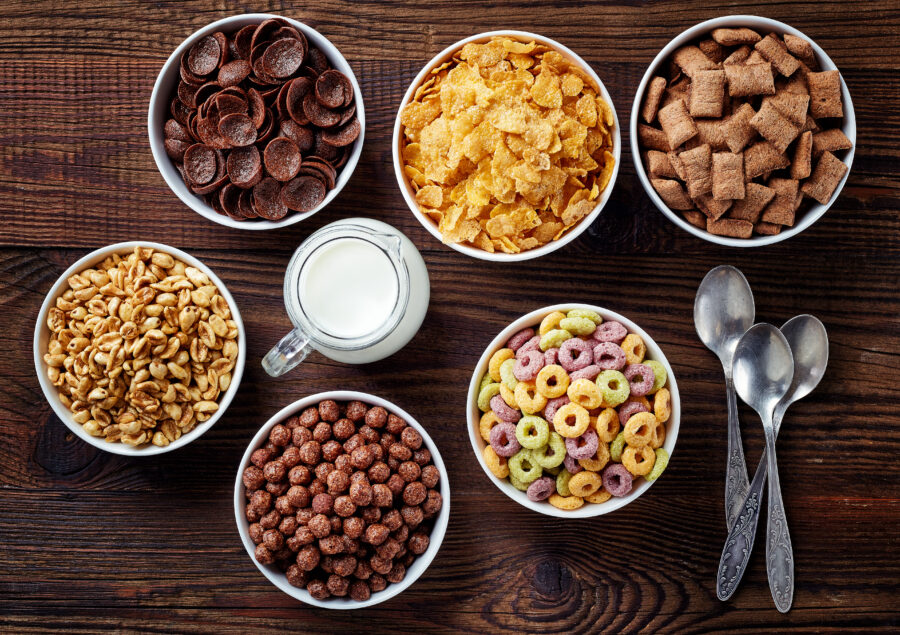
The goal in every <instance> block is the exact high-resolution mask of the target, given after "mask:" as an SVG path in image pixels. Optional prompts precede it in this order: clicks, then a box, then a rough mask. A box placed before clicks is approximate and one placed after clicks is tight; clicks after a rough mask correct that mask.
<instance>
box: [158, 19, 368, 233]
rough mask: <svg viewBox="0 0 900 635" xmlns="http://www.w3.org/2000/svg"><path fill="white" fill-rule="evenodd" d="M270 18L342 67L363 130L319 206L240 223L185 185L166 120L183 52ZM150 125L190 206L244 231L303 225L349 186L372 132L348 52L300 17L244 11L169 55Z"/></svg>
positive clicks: (162, 159) (165, 172)
mask: <svg viewBox="0 0 900 635" xmlns="http://www.w3.org/2000/svg"><path fill="white" fill-rule="evenodd" d="M269 18H280V19H282V20H285V21H286V22H287V23H288V24H290V25H291V26H292V27H294V28H295V29H297V30H298V31H300V32H301V33H303V35H305V36H306V39H307V40H309V43H310V45H312V46H315V47H316V48H318V49H320V50H321V51H322V52H323V53H324V54H325V57H327V58H328V61H329V62H331V65H332V67H334V68H335V69H337V70H339V71H340V72H342V73H343V74H344V75H346V76H347V77H348V78H349V79H350V83H351V84H352V85H353V92H354V95H355V99H356V117H357V119H359V124H360V133H359V137H358V138H357V139H356V141H354V142H353V149H352V152H351V154H350V156H349V157H348V158H347V163H345V164H344V166H343V167H342V168H340V173H339V174H338V176H337V180H336V181H335V184H334V188H333V189H332V190H331V191H329V192H328V193H327V194H326V196H325V198H324V199H323V200H322V202H321V203H319V205H318V207H316V208H315V209H313V210H311V211H309V212H303V213H299V212H290V213H288V215H287V216H285V217H284V218H282V219H281V220H277V221H270V220H263V219H258V220H245V221H237V220H234V219H233V218H229V217H228V216H224V215H222V214H219V213H218V212H216V210H214V209H213V208H212V207H210V206H209V205H208V204H207V203H206V201H205V200H203V198H202V197H200V196H197V195H196V194H194V193H193V192H192V191H191V190H190V189H189V188H188V186H187V185H185V184H184V180H182V178H181V174H179V172H178V170H177V169H176V167H175V164H174V163H172V159H170V158H169V155H167V154H166V149H165V147H164V145H163V143H164V141H165V139H164V138H163V126H164V125H165V123H166V120H168V119H170V118H171V117H172V115H171V114H170V112H169V102H170V101H171V100H172V96H173V94H174V92H175V89H176V88H177V86H178V82H179V81H180V79H181V76H180V62H181V56H182V54H183V53H184V52H185V51H187V50H188V49H189V48H190V47H191V46H193V45H194V43H195V42H196V41H197V40H199V39H200V38H203V37H205V36H207V35H209V34H210V33H215V32H216V31H222V32H223V33H227V34H232V33H235V32H237V31H238V30H240V29H241V28H242V27H245V26H247V25H248V24H258V23H260V22H262V21H263V20H268V19H269ZM147 127H148V130H149V134H150V149H151V150H152V152H153V159H154V160H155V161H156V167H158V168H159V172H160V174H162V177H163V179H164V180H165V182H166V184H167V185H168V186H169V187H170V188H171V189H172V191H173V192H175V194H176V196H178V198H180V199H181V201H182V202H183V203H184V204H185V205H187V206H188V207H190V208H191V209H192V210H194V211H195V212H197V213H198V214H200V215H201V216H203V217H205V218H207V219H209V220H211V221H213V222H216V223H219V224H220V225H227V226H228V227H237V228H239V229H276V228H278V227H285V226H287V225H293V224H294V223H299V222H300V221H302V220H304V219H306V218H309V217H310V216H312V215H313V214H315V213H316V212H318V211H319V210H321V209H322V208H324V207H325V206H326V205H328V204H329V203H330V202H331V201H332V200H334V198H335V197H336V196H337V195H338V194H339V193H340V191H341V190H342V189H344V186H345V185H347V182H348V181H349V180H350V177H351V175H352V174H353V171H354V170H355V169H356V164H357V163H358V162H359V156H360V154H361V153H362V147H363V138H364V137H365V133H366V113H365V108H364V107H363V97H362V91H361V90H360V89H359V83H357V81H356V75H354V74H353V69H352V68H350V64H348V63H347V60H346V59H344V56H343V55H341V52H340V51H338V50H337V48H336V47H335V46H334V44H332V43H331V42H329V41H328V40H327V39H326V38H325V37H324V36H323V35H321V34H320V33H319V32H318V31H316V30H315V29H313V28H312V27H310V26H307V25H305V24H303V23H302V22H298V21H297V20H292V19H291V18H286V17H284V16H280V15H273V14H269V13H246V14H243V15H233V16H231V17H228V18H222V19H221V20H216V21H215V22H213V23H212V24H208V25H206V26H205V27H203V28H202V29H200V30H198V31H195V32H194V33H193V34H192V35H191V36H189V37H188V38H187V39H186V40H185V41H184V42H182V43H181V44H180V45H179V46H178V48H176V49H175V51H174V52H173V53H172V55H170V56H169V59H168V60H166V63H165V64H164V65H163V67H162V70H161V71H160V72H159V76H158V77H157V78H156V83H155V84H154V85H153V92H152V93H151V94H150V112H149V115H148V117H147Z"/></svg>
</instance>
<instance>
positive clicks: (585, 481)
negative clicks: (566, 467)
mask: <svg viewBox="0 0 900 635" xmlns="http://www.w3.org/2000/svg"><path fill="white" fill-rule="evenodd" d="M601 487H603V479H602V478H600V475H599V474H597V473H596V472H589V471H587V470H583V471H581V472H579V473H578V474H576V475H574V476H573V477H572V478H570V479H569V491H570V492H571V493H572V495H573V496H579V497H581V498H584V497H585V496H590V495H591V494H593V493H594V492H596V491H597V490H598V489H600V488H601Z"/></svg>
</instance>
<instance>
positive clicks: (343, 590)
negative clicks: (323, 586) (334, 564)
mask: <svg viewBox="0 0 900 635" xmlns="http://www.w3.org/2000/svg"><path fill="white" fill-rule="evenodd" d="M327 585H328V591H329V592H330V593H331V595H334V596H337V597H343V596H345V595H347V592H348V591H349V590H350V581H349V580H348V579H347V578H342V577H341V576H339V575H336V574H332V575H330V576H328V582H327Z"/></svg>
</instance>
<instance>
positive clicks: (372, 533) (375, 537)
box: [365, 523, 391, 571]
mask: <svg viewBox="0 0 900 635" xmlns="http://www.w3.org/2000/svg"><path fill="white" fill-rule="evenodd" d="M390 533H391V532H390V530H388V528H387V527H385V526H384V525H382V524H380V523H374V524H372V525H369V526H368V527H366V534H365V540H366V542H367V543H369V544H370V545H374V546H376V547H377V546H378V545H380V544H381V543H383V542H384V541H385V540H387V538H388V534H390ZM372 568H373V569H375V567H372ZM375 570H376V571H377V570H378V569H375Z"/></svg>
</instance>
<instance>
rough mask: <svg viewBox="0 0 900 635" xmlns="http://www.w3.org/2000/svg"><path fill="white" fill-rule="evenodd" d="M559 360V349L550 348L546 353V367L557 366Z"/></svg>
mask: <svg viewBox="0 0 900 635" xmlns="http://www.w3.org/2000/svg"><path fill="white" fill-rule="evenodd" d="M558 360H559V349H558V348H548V349H547V350H546V352H545V353H544V366H551V365H553V364H556V363H557V362H558Z"/></svg>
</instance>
